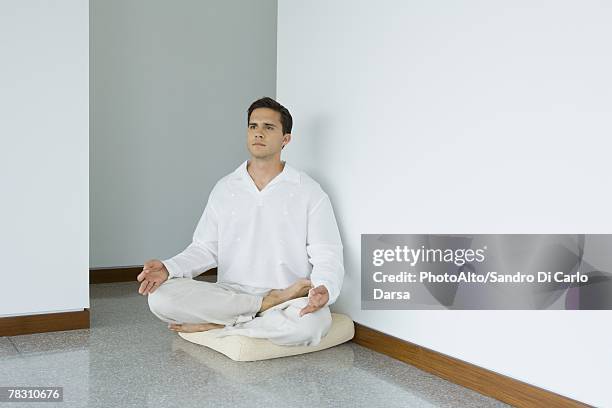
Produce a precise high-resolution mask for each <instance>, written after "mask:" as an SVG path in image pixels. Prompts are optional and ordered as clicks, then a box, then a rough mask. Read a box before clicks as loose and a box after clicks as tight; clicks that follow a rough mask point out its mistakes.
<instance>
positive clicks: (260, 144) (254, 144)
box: [253, 143, 265, 146]
mask: <svg viewBox="0 0 612 408" xmlns="http://www.w3.org/2000/svg"><path fill="white" fill-rule="evenodd" d="M253 146H265V144H263V143H253Z"/></svg>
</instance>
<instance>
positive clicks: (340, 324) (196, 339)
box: [178, 313, 355, 361]
mask: <svg viewBox="0 0 612 408" xmlns="http://www.w3.org/2000/svg"><path fill="white" fill-rule="evenodd" d="M331 316H332V326H331V328H330V329H329V332H328V333H327V334H326V335H325V336H324V337H323V338H322V339H321V342H320V343H319V344H318V345H316V346H279V345H278V344H274V343H272V342H271V341H269V340H267V339H259V338H253V337H246V336H240V335H230V336H225V337H218V338H217V337H215V336H214V333H213V332H214V331H215V330H208V331H203V332H195V333H184V332H178V334H179V336H181V337H182V338H183V339H185V340H187V341H190V342H192V343H196V344H200V345H202V346H206V347H208V348H211V349H213V350H215V351H218V352H219V353H222V354H225V355H226V356H227V357H229V358H231V359H232V360H234V361H257V360H267V359H270V358H277V357H286V356H294V355H297V354H304V353H310V352H313V351H318V350H323V349H326V348H329V347H333V346H336V345H338V344H342V343H344V342H347V341H349V340H350V339H352V338H353V336H354V335H355V325H354V324H353V320H352V319H351V318H350V317H348V316H347V315H344V314H340V313H332V314H331ZM218 330H221V329H218Z"/></svg>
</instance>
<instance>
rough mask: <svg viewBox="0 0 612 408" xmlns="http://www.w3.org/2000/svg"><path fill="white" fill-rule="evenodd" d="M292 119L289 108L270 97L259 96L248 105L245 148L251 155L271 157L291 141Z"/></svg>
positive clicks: (278, 153)
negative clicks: (259, 97)
mask: <svg viewBox="0 0 612 408" xmlns="http://www.w3.org/2000/svg"><path fill="white" fill-rule="evenodd" d="M292 126H293V119H292V117H291V114H290V113H289V110H287V108H285V107H284V106H283V105H281V104H280V103H278V102H276V101H275V100H274V99H272V98H268V97H265V98H261V99H258V100H256V101H255V102H253V103H252V104H251V106H249V109H248V115H247V148H248V149H249V152H250V153H251V155H252V156H253V157H256V158H262V159H264V158H271V157H274V156H275V155H278V157H279V158H280V151H281V150H282V149H284V147H285V145H286V144H287V143H289V142H290V141H291V128H292Z"/></svg>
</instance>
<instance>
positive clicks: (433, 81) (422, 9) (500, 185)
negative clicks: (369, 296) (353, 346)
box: [277, 0, 612, 406]
mask: <svg viewBox="0 0 612 408" xmlns="http://www.w3.org/2000/svg"><path fill="white" fill-rule="evenodd" d="M278 14H279V17H278V20H279V26H278V73H277V76H278V79H277V97H278V100H279V101H280V102H281V103H286V104H288V105H291V106H292V107H293V109H292V114H293V116H294V120H295V128H294V132H293V136H294V138H293V141H292V143H291V145H290V146H289V147H288V148H287V149H285V152H284V154H285V158H286V159H287V160H288V161H291V162H293V163H294V165H296V166H297V167H299V168H302V169H304V170H305V171H306V172H308V173H310V174H311V175H312V176H313V177H314V178H315V179H317V180H319V181H320V182H321V184H322V186H323V188H324V189H326V190H327V192H328V193H329V194H330V197H331V199H332V203H333V205H334V210H335V211H336V215H337V218H338V222H339V224H340V229H341V233H342V237H343V242H344V244H345V257H346V265H345V266H346V270H347V276H346V280H345V285H344V287H343V292H342V295H341V296H340V299H339V301H338V303H337V304H336V305H335V307H334V309H335V310H337V311H341V312H345V313H348V314H349V315H350V316H352V317H353V319H354V320H355V321H356V322H359V323H361V324H364V325H366V326H369V327H372V328H374V329H377V330H380V331H382V332H384V333H388V334H390V335H393V336H396V337H399V338H402V339H405V340H408V341H412V342H414V343H417V344H419V345H422V346H425V347H428V348H431V349H433V350H436V351H439V352H442V353H445V354H448V355H451V356H453V357H457V358H459V359H462V360H465V361H468V362H471V363H474V364H476V365H479V366H482V367H485V368H487V369H490V370H493V371H496V372H499V373H502V374H505V375H508V376H510V377H513V378H516V379H519V380H522V381H525V382H527V383H530V384H534V385H536V386H539V387H542V388H545V389H548V390H551V391H554V392H557V393H560V394H562V395H566V396H569V397H571V398H575V399H578V400H581V401H584V402H587V403H590V404H593V405H596V406H612V392H611V390H610V387H609V384H608V383H609V378H612V348H611V347H610V344H612V329H611V325H610V318H611V317H612V313H611V312H609V311H601V312H590V311H362V310H360V283H359V282H360V278H359V274H360V264H359V262H360V257H359V252H360V234H364V233H407V234H411V233H448V234H453V233H457V234H461V233H610V232H612V218H611V217H610V208H611V204H612V193H611V192H610V188H609V186H610V167H609V164H607V163H608V160H609V155H610V151H611V149H612V143H611V142H610V135H611V132H612V122H611V121H610V118H611V116H610V112H611V109H612V98H611V96H612V79H611V78H612V77H611V76H610V72H612V48H611V47H610V38H612V25H610V24H609V23H610V21H612V6H611V5H610V4H609V3H604V2H595V1H581V2H577V1H552V0H551V1H535V2H534V1H516V2H502V1H435V2H432V1H425V0H420V1H403V0H401V1H400V0H398V1H390V0H387V1H380V2H371V1H358V2H356V1H348V0H335V1H332V2H328V1H324V0H316V1H309V2H293V1H280V2H279V12H278Z"/></svg>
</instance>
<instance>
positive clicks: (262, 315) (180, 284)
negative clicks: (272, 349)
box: [148, 278, 332, 346]
mask: <svg viewBox="0 0 612 408" xmlns="http://www.w3.org/2000/svg"><path fill="white" fill-rule="evenodd" d="M268 291H270V289H266V288H253V287H248V286H244V285H239V284H230V283H219V282H217V283H212V282H204V281H198V280H194V279H190V278H172V279H169V280H167V281H166V282H164V283H163V284H162V285H161V286H160V287H158V288H157V290H155V292H153V293H149V294H148V302H149V308H150V309H151V312H153V314H154V315H156V316H157V317H158V318H160V319H161V320H162V321H164V322H167V323H217V324H222V325H225V327H224V328H223V329H215V333H216V335H217V336H220V337H223V336H228V335H235V334H238V335H242V336H247V337H257V338H265V339H268V340H270V341H271V342H273V343H275V344H278V345H287V346H289V345H295V346H316V345H317V344H319V342H320V341H321V338H322V337H323V336H325V335H326V334H327V332H328V331H329V329H330V327H331V322H332V319H331V312H330V310H329V307H327V306H324V307H322V308H321V309H319V310H317V311H316V312H313V313H307V314H305V315H304V316H302V317H300V316H299V311H300V309H302V308H303V307H305V306H306V305H307V304H308V298H307V297H300V298H297V299H291V300H288V301H286V302H284V303H281V304H279V305H276V306H273V307H271V308H269V309H267V310H265V311H264V312H259V309H260V308H261V302H262V300H263V297H264V296H265V294H267V292H268Z"/></svg>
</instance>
